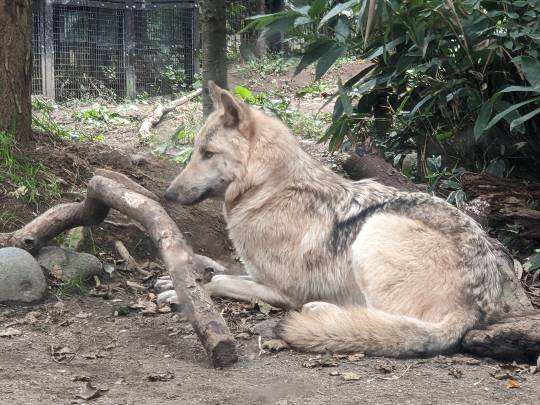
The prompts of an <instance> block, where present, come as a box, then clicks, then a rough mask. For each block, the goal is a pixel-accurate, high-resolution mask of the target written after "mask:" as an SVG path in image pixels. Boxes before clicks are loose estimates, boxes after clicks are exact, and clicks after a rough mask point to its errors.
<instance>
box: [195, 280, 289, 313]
mask: <svg viewBox="0 0 540 405" xmlns="http://www.w3.org/2000/svg"><path fill="white" fill-rule="evenodd" d="M205 288H206V289H207V290H208V292H209V293H210V295H211V296H213V297H223V298H232V299H235V300H239V301H246V302H253V301H257V300H261V301H264V302H266V303H268V304H270V305H272V306H274V307H278V308H293V307H294V305H293V303H292V301H291V300H290V299H288V298H287V297H286V296H284V295H283V294H281V293H280V292H279V291H276V290H273V289H271V288H269V287H267V286H265V285H263V284H259V283H257V282H255V281H253V280H251V278H250V277H249V276H229V275H226V274H220V275H217V276H214V277H212V280H210V282H209V283H208V284H206V285H205Z"/></svg>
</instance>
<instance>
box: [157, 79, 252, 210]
mask: <svg viewBox="0 0 540 405" xmlns="http://www.w3.org/2000/svg"><path fill="white" fill-rule="evenodd" d="M208 90H209V92H210V96H211V98H212V101H213V103H214V111H213V112H212V113H211V114H210V115H209V116H208V118H207V119H206V122H205V124H204V126H203V127H202V128H201V130H200V132H199V134H198V135H197V137H196V138H195V145H194V150H193V154H192V157H191V160H190V162H189V164H188V165H187V166H186V168H185V169H184V170H182V172H181V173H180V174H179V175H178V176H177V177H176V178H175V179H174V181H173V182H172V183H171V185H170V186H169V188H168V189H167V191H166V192H165V198H167V199H168V200H169V201H176V202H179V203H180V204H183V205H191V204H196V203H198V202H201V201H203V200H205V199H206V198H209V197H217V198H220V197H223V195H224V194H225V191H226V189H227V187H228V186H229V185H230V184H231V182H233V181H234V180H235V179H237V178H238V177H239V176H241V175H242V174H243V170H245V163H246V160H247V158H248V150H249V140H250V137H251V135H252V128H251V114H252V112H251V110H250V107H248V106H247V105H246V104H245V103H243V102H242V101H240V100H237V99H235V98H234V97H233V96H232V95H231V93H229V92H228V91H226V90H223V89H221V88H220V87H218V86H217V85H216V84H214V82H211V81H210V82H208Z"/></svg>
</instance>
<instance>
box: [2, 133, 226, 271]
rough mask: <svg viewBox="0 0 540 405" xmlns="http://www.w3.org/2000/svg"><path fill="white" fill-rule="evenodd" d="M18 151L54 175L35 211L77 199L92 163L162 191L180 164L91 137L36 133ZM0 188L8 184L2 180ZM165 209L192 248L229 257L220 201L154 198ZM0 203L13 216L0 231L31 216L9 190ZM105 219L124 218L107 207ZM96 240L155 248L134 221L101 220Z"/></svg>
mask: <svg viewBox="0 0 540 405" xmlns="http://www.w3.org/2000/svg"><path fill="white" fill-rule="evenodd" d="M18 154H19V155H20V156H26V157H28V158H29V159H31V160H33V161H34V162H36V163H37V162H42V163H43V164H44V166H45V167H46V169H45V170H47V171H50V173H52V174H53V175H54V176H56V177H57V178H58V179H59V181H60V187H61V192H60V195H44V196H43V197H44V198H42V199H41V204H40V207H39V208H40V209H39V211H40V212H43V211H45V209H47V208H49V207H51V206H53V205H55V204H59V203H64V202H72V201H77V200H79V199H80V198H82V197H83V194H84V192H85V190H86V183H87V181H88V180H89V179H90V178H91V177H92V175H93V173H94V171H95V169H97V168H105V169H110V170H115V171H118V172H121V173H124V174H126V175H128V176H129V177H130V178H132V179H133V180H134V181H136V182H137V183H139V184H141V185H143V186H144V187H146V188H147V189H149V190H151V191H153V192H154V193H155V194H156V195H158V196H162V195H163V193H164V191H165V189H166V188H167V186H168V184H169V183H170V182H171V181H172V180H173V179H174V177H175V176H176V175H177V174H178V173H179V172H180V170H181V167H180V166H179V165H177V164H175V163H174V162H171V161H168V160H164V159H157V158H155V157H153V156H151V155H149V154H146V155H141V154H136V153H129V152H127V151H119V150H116V149H112V148H111V147H109V146H107V145H104V144H101V143H95V142H71V141H67V140H54V139H51V138H50V137H48V136H44V135H41V134H36V135H35V137H34V139H33V140H32V141H31V142H28V143H25V144H21V145H18ZM3 188H4V189H5V190H8V189H10V188H13V187H12V186H11V185H9V184H6V185H5V187H3ZM160 202H161V203H162V205H163V206H164V207H165V208H166V210H167V212H168V213H169V215H170V216H171V217H172V218H173V219H174V220H175V221H176V223H177V224H178V226H179V228H180V229H181V230H182V231H183V232H184V235H185V237H186V239H187V240H188V242H189V243H190V244H191V246H192V247H193V248H194V250H195V251H196V252H197V253H201V254H205V255H208V256H211V257H212V258H215V259H217V260H221V261H225V262H231V260H232V259H231V252H232V250H233V249H232V247H231V244H230V242H229V241H228V238H227V232H226V227H225V223H224V220H223V217H222V213H221V203H219V202H216V201H207V202H203V203H201V204H199V205H197V206H193V207H182V206H180V205H177V204H170V203H169V202H167V201H166V200H164V199H162V200H161V201H160ZM0 207H3V210H5V211H6V212H9V213H10V214H11V215H12V216H13V217H15V218H17V222H14V223H12V224H10V225H9V226H7V227H6V229H3V230H2V231H10V230H13V229H14V228H17V227H20V226H21V225H22V224H23V223H25V222H28V221H30V220H32V219H33V218H34V217H35V214H36V212H35V210H34V209H33V207H31V206H28V205H27V204H25V203H24V202H22V201H21V200H20V199H19V198H17V197H15V196H14V195H13V194H12V193H9V192H5V193H2V194H1V195H0ZM109 219H110V220H111V222H120V223H122V222H126V221H128V220H127V219H126V218H123V216H122V215H121V214H119V213H117V212H113V213H111V215H110V217H109ZM94 233H95V237H96V241H97V242H102V243H103V245H102V246H100V247H101V248H105V249H107V250H109V249H110V251H111V252H112V251H114V248H113V246H112V244H113V243H114V240H116V239H120V240H122V241H123V242H124V243H125V244H126V246H127V247H128V249H130V251H132V253H134V254H135V255H136V256H138V257H139V258H141V259H148V258H150V257H151V256H153V255H154V254H155V249H154V247H153V245H152V243H151V241H149V239H147V238H146V237H145V236H144V233H143V232H141V231H140V230H137V228H136V227H130V228H125V227H122V228H119V227H116V226H113V225H110V224H107V223H104V224H102V225H100V226H97V227H95V228H94Z"/></svg>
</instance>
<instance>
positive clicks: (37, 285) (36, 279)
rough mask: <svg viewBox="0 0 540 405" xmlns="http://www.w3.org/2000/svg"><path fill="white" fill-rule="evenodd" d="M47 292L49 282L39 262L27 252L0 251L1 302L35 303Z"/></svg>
mask: <svg viewBox="0 0 540 405" xmlns="http://www.w3.org/2000/svg"><path fill="white" fill-rule="evenodd" d="M46 292H47V280H46V279H45V276H44V274H43V271H42V270H41V267H39V264H38V262H37V261H36V260H35V259H34V258H33V257H32V255H31V254H30V253H28V252H27V251H25V250H22V249H19V248H13V247H7V248H3V249H0V302H7V301H19V302H33V301H38V300H41V299H42V298H44V297H45V294H46Z"/></svg>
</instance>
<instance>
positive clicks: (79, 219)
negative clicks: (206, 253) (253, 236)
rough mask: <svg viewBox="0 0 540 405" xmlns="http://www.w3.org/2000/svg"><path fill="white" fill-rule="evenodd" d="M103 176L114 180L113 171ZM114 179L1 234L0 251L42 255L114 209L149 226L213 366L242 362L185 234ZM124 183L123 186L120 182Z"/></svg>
mask: <svg viewBox="0 0 540 405" xmlns="http://www.w3.org/2000/svg"><path fill="white" fill-rule="evenodd" d="M100 173H101V174H104V175H110V172H108V171H101V172H100ZM111 177H113V178H114V180H112V179H111V178H107V177H103V176H94V177H93V178H92V179H91V180H90V181H89V183H88V190H87V196H86V199H85V200H84V201H82V202H78V203H69V204H63V205H59V206H56V207H54V208H51V209H50V210H48V211H47V212H45V213H44V214H43V215H41V216H39V217H37V218H36V219H34V220H33V221H32V222H30V223H28V224H27V225H26V226H24V227H23V228H22V229H20V230H18V231H15V232H12V233H3V234H0V247H4V246H16V247H21V248H23V249H27V250H33V251H35V250H37V249H38V248H39V247H40V246H42V245H43V243H45V242H47V241H48V240H50V239H52V238H54V237H55V236H58V235H59V234H60V233H62V232H63V231H65V230H67V229H70V228H73V227H77V226H90V225H97V224H99V223H101V222H102V221H103V220H104V219H105V217H106V216H107V214H108V212H109V209H110V208H113V209H116V210H118V211H120V212H121V213H123V214H125V215H126V216H128V217H129V218H132V219H134V220H135V221H137V222H139V223H140V224H142V225H143V226H144V228H145V229H146V230H147V232H148V234H149V236H150V238H151V239H152V240H153V241H154V243H155V244H156V246H157V247H158V249H159V252H160V255H161V257H162V259H163V261H164V263H165V266H166V268H167V270H168V271H169V274H170V275H171V277H172V279H173V284H174V288H175V291H176V293H177V296H178V299H179V303H180V305H181V306H182V309H183V312H184V314H185V315H186V317H187V319H188V320H189V321H190V322H191V325H192V326H193V329H194V330H195V332H196V333H197V335H198V336H199V339H200V340H201V342H202V344H203V346H204V348H205V349H206V351H207V353H208V355H209V357H210V359H211V361H212V364H213V365H214V367H225V366H228V365H231V364H233V363H234V362H236V360H237V359H238V356H237V354H236V347H235V341H234V339H233V338H232V336H231V334H230V332H229V329H228V328H227V325H226V323H225V321H224V319H223V318H222V317H221V315H220V314H219V313H218V312H217V311H216V309H215V308H214V306H213V303H212V300H211V298H210V296H209V295H208V293H207V292H206V290H205V289H204V288H203V287H202V285H201V284H200V283H199V282H198V281H197V279H202V277H201V276H199V274H204V271H205V264H203V261H201V260H194V254H193V251H192V250H191V248H190V247H189V246H188V245H187V243H186V241H185V239H184V237H183V236H182V233H181V232H180V230H179V229H178V227H177V225H176V224H175V222H174V221H173V220H172V219H171V218H170V217H169V215H168V214H167V212H166V211H165V209H164V208H163V207H162V206H161V205H160V204H159V203H158V202H157V201H155V200H153V199H152V198H151V197H149V195H153V193H150V192H145V194H146V195H143V194H141V193H140V192H139V191H140V188H141V186H140V185H138V184H136V183H134V182H133V181H132V180H130V179H129V178H128V177H126V176H124V175H122V174H119V173H114V175H112V176H111ZM118 179H120V181H121V184H120V183H119V182H118V181H117V180H118Z"/></svg>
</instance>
